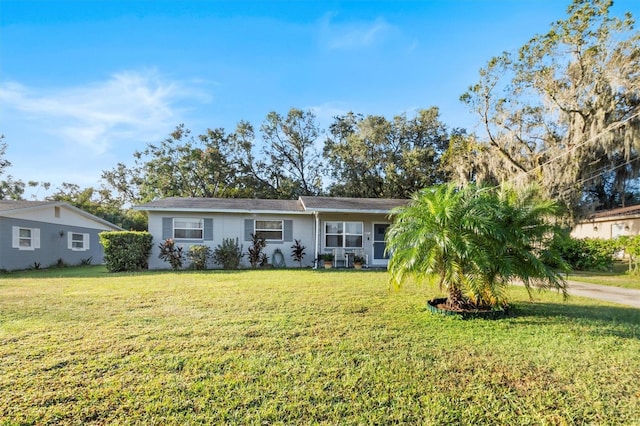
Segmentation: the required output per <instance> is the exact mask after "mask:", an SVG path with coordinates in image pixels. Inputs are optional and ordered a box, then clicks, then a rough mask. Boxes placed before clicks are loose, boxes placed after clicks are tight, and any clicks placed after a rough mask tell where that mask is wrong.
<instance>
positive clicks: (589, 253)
mask: <svg viewBox="0 0 640 426" xmlns="http://www.w3.org/2000/svg"><path fill="white" fill-rule="evenodd" d="M554 248H555V249H556V250H558V252H559V253H560V255H561V256H562V258H563V259H564V260H565V261H566V262H567V263H568V264H569V266H570V267H571V268H572V269H574V270H577V271H585V270H596V271H606V270H610V269H611V268H612V267H613V260H614V255H615V253H616V252H617V251H618V250H620V248H621V247H620V243H619V242H618V241H616V240H603V239H600V238H585V239H578V238H572V237H570V236H569V235H567V234H564V235H563V236H562V237H560V238H557V239H555V241H554Z"/></svg>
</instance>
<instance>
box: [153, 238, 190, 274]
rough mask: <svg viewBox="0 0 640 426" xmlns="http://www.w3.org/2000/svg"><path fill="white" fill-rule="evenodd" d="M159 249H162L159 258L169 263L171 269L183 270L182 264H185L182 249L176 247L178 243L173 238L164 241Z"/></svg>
mask: <svg viewBox="0 0 640 426" xmlns="http://www.w3.org/2000/svg"><path fill="white" fill-rule="evenodd" d="M158 248H159V249H160V254H158V257H159V258H160V259H162V260H164V261H165V262H169V264H170V265H171V269H173V270H174V271H175V270H177V269H180V268H182V262H184V255H183V254H182V247H181V246H176V242H175V241H174V240H173V239H172V238H167V239H166V240H164V242H162V243H160V244H159V245H158Z"/></svg>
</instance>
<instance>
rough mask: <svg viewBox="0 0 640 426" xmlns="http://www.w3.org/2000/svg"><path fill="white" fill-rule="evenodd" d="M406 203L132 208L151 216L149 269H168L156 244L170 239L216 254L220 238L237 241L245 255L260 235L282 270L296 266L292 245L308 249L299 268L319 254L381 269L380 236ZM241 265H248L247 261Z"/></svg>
mask: <svg viewBox="0 0 640 426" xmlns="http://www.w3.org/2000/svg"><path fill="white" fill-rule="evenodd" d="M407 202H408V200H393V199H376V198H334V197H300V198H298V199H297V200H260V199H234V198H178V197H173V198H165V199H161V200H157V201H152V202H150V203H146V204H142V205H139V206H135V207H134V209H136V210H142V211H146V212H147V214H148V216H149V232H150V233H151V234H152V235H153V238H154V243H153V251H152V254H151V258H150V259H149V267H150V268H168V267H169V264H168V263H166V262H163V261H162V260H160V259H158V253H159V250H158V244H160V243H161V242H162V241H164V240H165V239H167V238H173V239H174V240H175V241H176V243H177V244H178V245H181V246H183V247H184V250H185V251H186V250H188V248H189V247H190V246H191V245H195V244H203V245H207V246H209V247H211V249H212V250H214V249H215V248H216V247H217V246H218V245H220V244H221V243H222V241H223V239H226V238H233V239H235V238H238V242H239V243H240V244H242V245H243V252H244V253H246V252H247V249H248V248H249V245H250V244H251V234H252V233H258V234H259V235H262V236H263V237H264V238H265V239H266V242H267V246H266V248H265V252H266V254H267V256H268V259H269V261H271V259H272V256H273V252H274V250H275V249H280V251H281V252H282V253H283V255H284V258H285V262H286V266H297V264H296V263H294V262H293V260H292V257H291V246H292V244H293V241H294V240H300V241H301V243H302V245H304V246H306V250H305V252H306V255H305V257H304V260H303V266H312V265H315V260H316V259H317V258H318V256H319V255H320V254H322V253H334V254H335V255H336V258H335V261H334V262H335V264H336V266H349V265H350V262H352V259H353V255H354V254H359V255H364V257H366V259H367V264H368V266H370V267H385V266H386V265H387V261H388V257H387V256H386V253H385V241H384V236H385V233H386V230H387V228H388V227H389V225H390V223H391V220H390V218H389V213H390V212H391V210H392V209H393V208H395V207H398V206H403V205H405V204H406V203H407ZM243 263H244V265H245V266H246V265H247V259H246V256H245V257H244V258H243Z"/></svg>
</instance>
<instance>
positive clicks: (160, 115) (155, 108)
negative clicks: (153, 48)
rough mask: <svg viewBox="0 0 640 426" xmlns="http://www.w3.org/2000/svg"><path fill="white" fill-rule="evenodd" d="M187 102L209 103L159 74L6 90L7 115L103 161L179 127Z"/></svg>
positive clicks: (0, 92) (2, 90) (0, 90)
mask: <svg viewBox="0 0 640 426" xmlns="http://www.w3.org/2000/svg"><path fill="white" fill-rule="evenodd" d="M186 98H191V99H193V98H196V99H198V100H199V101H206V100H208V99H206V98H203V96H202V95H201V94H199V93H198V92H197V91H195V90H193V89H191V88H189V87H188V86H186V85H184V84H182V83H179V82H173V81H167V80H165V79H163V78H162V77H161V76H160V75H159V74H158V73H157V72H155V71H145V72H136V71H127V72H121V73H118V74H114V75H112V76H111V77H110V78H109V79H108V80H106V81H103V82H97V83H92V84H88V85H84V86H76V87H67V88H62V89H46V90H36V89H33V88H29V87H26V86H23V85H21V84H18V83H14V82H10V83H3V84H2V85H0V99H2V101H1V102H2V109H3V110H5V112H7V113H8V114H10V115H11V116H17V117H20V119H21V120H22V121H23V122H25V123H32V124H33V125H37V126H42V127H43V128H42V130H43V131H45V132H46V133H48V134H50V135H53V136H55V137H59V138H60V139H61V140H62V141H63V143H65V144H68V145H71V146H75V147H77V146H78V145H80V146H82V147H84V148H87V149H89V150H90V151H91V152H92V153H93V154H98V155H99V154H103V153H105V152H106V151H107V150H108V149H109V148H110V146H111V145H112V144H114V143H117V142H118V141H122V140H133V139H137V140H141V139H143V140H149V138H150V137H151V138H152V137H154V136H155V135H156V134H157V132H158V131H159V130H160V129H162V130H165V129H166V126H167V123H173V124H175V123H176V122H178V116H179V115H180V112H181V111H180V109H179V108H178V107H177V106H176V105H177V103H178V102H179V101H180V100H183V99H186Z"/></svg>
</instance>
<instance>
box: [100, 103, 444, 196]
mask: <svg viewBox="0 0 640 426" xmlns="http://www.w3.org/2000/svg"><path fill="white" fill-rule="evenodd" d="M324 133H325V132H324V130H323V129H322V128H320V126H319V124H318V123H317V119H316V117H315V115H314V114H313V113H312V112H311V111H306V112H305V111H302V110H299V109H296V108H292V109H290V110H289V112H288V114H287V115H281V114H278V113H276V112H270V113H269V114H267V116H266V118H265V120H264V122H263V124H262V126H261V127H260V132H259V135H258V136H257V135H256V133H255V131H254V127H253V126H252V125H251V124H250V123H248V122H246V121H240V122H239V123H238V125H237V127H236V129H235V131H233V132H231V133H227V132H226V131H225V130H224V129H215V130H211V129H208V130H207V131H206V132H205V133H204V134H201V135H198V136H197V137H194V136H192V135H191V132H190V131H189V130H188V129H187V128H186V127H185V126H184V125H180V126H178V127H177V128H176V130H175V131H174V132H172V133H171V135H169V137H168V138H166V139H164V140H163V141H161V142H160V143H159V144H148V145H147V147H146V148H145V149H144V150H142V151H139V152H136V153H135V154H134V165H133V166H130V167H128V166H126V165H125V164H123V163H120V164H118V165H117V166H116V167H115V168H114V169H112V170H109V171H104V172H103V175H102V177H103V179H104V180H105V181H106V182H107V184H108V185H109V186H110V187H111V188H112V189H113V190H114V191H115V192H117V193H118V194H119V195H118V197H119V198H120V199H121V201H122V202H127V203H137V202H145V201H150V200H153V199H157V198H163V197H171V196H182V197H223V198H224V197H236V198H237V197H248V198H279V199H293V198H296V197H298V196H301V195H325V194H328V195H335V196H351V197H373V198H376V197H390V198H402V197H408V196H409V195H410V194H411V193H413V192H415V191H417V190H419V189H420V188H423V187H425V186H427V185H431V184H434V183H438V182H442V181H443V179H444V174H443V172H442V170H441V168H440V157H441V155H442V153H443V152H444V151H445V150H446V147H447V145H448V141H449V134H448V132H447V129H446V126H445V125H444V124H443V123H442V122H441V121H440V120H439V113H438V109H437V108H430V109H426V110H420V111H418V112H417V113H416V115H415V117H413V118H407V116H406V115H401V116H397V117H395V118H394V119H393V120H391V121H390V120H387V119H386V118H385V117H382V116H367V117H363V116H361V115H358V114H354V113H348V114H345V115H344V116H338V117H335V119H334V122H333V123H332V124H331V126H330V130H329V133H330V134H329V135H328V136H327V137H326V139H325V141H324V146H323V147H322V146H321V144H322V139H321V138H322V135H323V134H324ZM321 147H322V148H323V149H322V150H321ZM323 164H326V167H325V166H324V165H323Z"/></svg>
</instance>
